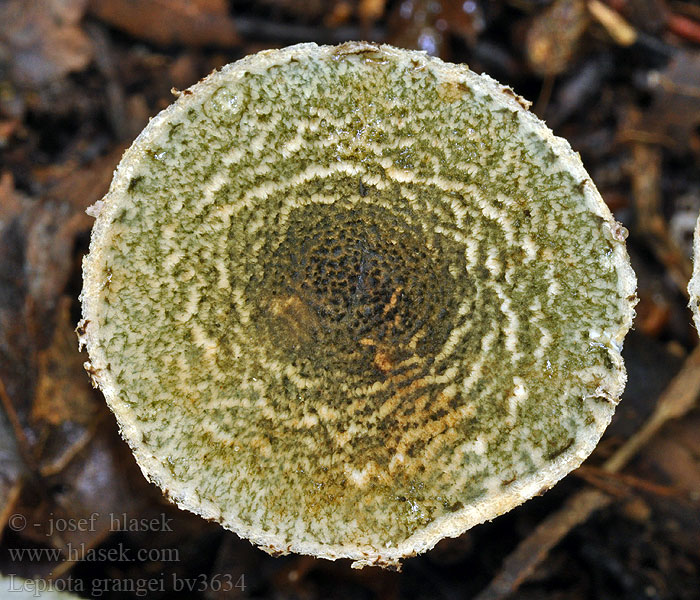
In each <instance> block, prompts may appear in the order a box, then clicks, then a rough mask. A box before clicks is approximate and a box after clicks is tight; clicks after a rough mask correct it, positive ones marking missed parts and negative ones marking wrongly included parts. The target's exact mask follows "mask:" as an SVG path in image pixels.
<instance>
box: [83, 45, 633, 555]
mask: <svg viewBox="0 0 700 600" xmlns="http://www.w3.org/2000/svg"><path fill="white" fill-rule="evenodd" d="M525 105H526V103H525V101H523V100H522V99H520V98H518V97H516V96H515V95H514V94H513V93H512V92H511V91H510V90H509V89H507V88H503V87H502V86H500V85H499V84H497V83H496V82H494V81H493V80H491V79H490V78H488V77H487V76H483V75H482V76H478V75H475V74H474V73H472V72H471V71H469V70H468V69H467V68H466V67H464V66H458V65H450V64H447V63H443V62H441V61H440V60H438V59H434V58H430V57H428V56H426V55H424V54H422V53H418V52H412V51H403V50H398V49H395V48H391V47H389V46H374V45H371V44H364V43H351V44H345V45H343V46H338V47H318V46H316V45H315V44H302V45H299V46H294V47H291V48H287V49H284V50H278V51H269V52H262V53H260V54H258V55H254V56H251V57H248V58H246V59H243V60H242V61H239V62H237V63H235V64H232V65H229V66H228V67H225V68H224V69H222V70H221V71H220V72H217V73H213V74H212V75H210V76H209V77H208V78H206V79H205V80H203V81H202V82H201V83H199V84H197V85H196V86H194V87H192V88H191V89H190V90H187V91H185V92H184V93H183V94H182V95H181V97H180V98H179V100H178V101H177V102H176V103H175V104H174V105H173V106H172V107H170V108H169V109H167V110H166V111H164V112H163V113H161V114H160V115H159V116H158V117H156V118H155V119H153V120H152V122H151V123H150V124H149V126H148V127H147V128H146V129H145V130H144V132H143V133H142V134H141V136H139V138H138V139H137V140H136V142H134V144H133V146H132V147H131V148H130V149H129V150H128V151H127V153H126V154H125V156H124V158H123V160H122V162H121V164H120V166H119V168H118V170H117V172H116V173H115V178H114V181H113V183H112V187H111V189H110V192H109V194H108V195H107V196H106V197H105V199H104V201H103V203H101V205H100V206H99V207H97V212H99V216H98V219H97V222H96V225H95V228H94V230H93V237H92V243H91V251H90V254H89V256H88V257H87V258H86V261H85V265H84V274H85V288H84V291H83V295H82V300H83V309H84V322H83V330H84V334H83V337H82V339H83V341H84V342H85V343H86V345H87V348H88V351H89V354H90V361H91V364H90V370H91V373H92V374H93V377H94V378H95V380H96V382H97V383H98V384H99V385H100V387H101V388H102V390H103V391H104V394H105V396H106V398H107V401H108V402H109V404H110V406H111V408H112V410H113V411H114V412H115V414H116V416H117V419H118V421H119V424H120V426H121V429H122V433H123V435H124V437H125V439H126V440H127V441H128V442H129V444H130V445H131V447H132V449H133V450H134V454H135V456H136V458H137V460H138V462H139V464H140V465H141V468H142V469H143V471H144V473H145V474H146V476H147V477H149V478H150V479H151V480H153V481H155V482H156V483H157V484H158V485H160V486H161V487H162V488H163V489H164V490H166V491H167V493H168V494H169V496H170V497H172V498H173V499H174V500H175V501H176V502H177V503H178V504H179V505H180V506H182V507H184V508H187V509H189V510H192V511H194V512H197V513H199V514H201V515H203V516H205V517H208V518H212V519H216V520H217V521H219V522H221V523H222V524H223V525H224V526H226V527H228V528H230V529H232V530H234V531H236V532H238V533H239V534H241V535H243V536H245V537H248V538H249V539H251V540H252V541H253V542H254V543H256V544H258V545H260V546H262V547H264V548H265V549H267V550H269V551H273V552H287V551H296V552H303V553H309V554H314V555H317V556H323V557H327V558H337V557H342V556H346V557H351V558H353V559H354V560H355V561H356V564H357V565H362V564H369V563H376V564H384V565H391V564H397V563H398V561H399V560H400V559H401V558H403V557H405V556H410V555H412V554H414V553H416V552H420V551H424V550H426V549H428V548H430V547H432V546H433V545H434V544H435V543H436V542H437V541H438V540H439V539H441V538H442V537H445V536H454V535H458V534H460V533H461V532H462V531H464V530H465V529H467V528H469V527H471V526H473V525H475V524H477V523H480V522H482V521H484V520H487V519H490V518H493V517H495V516H497V515H498V514H501V513H502V512H505V511H507V510H509V509H510V508H512V507H513V506H516V505H517V504H519V503H521V502H522V501H523V500H525V499H527V498H529V497H531V496H532V495H533V494H535V493H537V492H539V491H541V490H542V489H546V488H548V487H550V486H551V485H553V484H554V483H555V482H556V481H557V480H559V479H560V478H561V477H563V476H564V475H565V474H566V473H567V472H569V471H570V470H571V469H572V468H575V467H576V466H577V465H578V464H580V462H581V461H582V460H583V459H584V458H585V457H586V456H587V455H588V454H589V453H590V452H591V451H592V449H593V448H594V447H595V445H596V443H597V441H598V439H599V437H600V435H601V434H602V432H603V430H604V429H605V427H606V426H607V424H608V422H609V420H610V418H611V416H612V413H613V411H614V406H615V404H616V402H617V400H618V398H619V395H620V393H621V392H622V389H623V386H624V381H625V373H624V367H623V364H622V359H621V357H620V349H621V346H622V340H623V338H624V335H625V334H626V332H627V330H628V329H629V327H630V324H631V320H632V315H633V309H632V307H633V304H634V289H635V278H634V274H633V273H632V271H631V268H630V266H629V260H628V257H627V254H626V252H625V248H624V241H623V240H624V236H623V235H622V230H621V228H620V227H619V225H618V224H616V223H615V221H614V220H613V219H612V217H611V215H610V212H609V211H608V209H607V208H606V206H605V205H604V203H603V202H602V200H601V198H600V195H599V194H598V192H597V191H596V189H595V187H594V185H593V184H592V183H591V181H590V178H589V177H588V175H587V174H586V172H585V170H584V169H583V167H582V166H581V163H580V160H579V158H578V157H577V156H576V155H575V154H574V153H573V152H572V151H571V149H570V148H569V146H568V144H567V143H566V142H564V141H563V140H561V139H559V138H555V137H554V136H552V134H551V132H550V131H549V130H548V129H547V128H546V126H545V125H544V124H543V123H542V122H540V121H539V120H537V119H536V118H535V117H534V116H533V115H531V114H530V113H528V112H527V110H526V106H525Z"/></svg>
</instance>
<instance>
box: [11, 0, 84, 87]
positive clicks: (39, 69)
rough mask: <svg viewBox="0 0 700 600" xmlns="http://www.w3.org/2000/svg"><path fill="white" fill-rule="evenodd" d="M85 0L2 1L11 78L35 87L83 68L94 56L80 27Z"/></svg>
mask: <svg viewBox="0 0 700 600" xmlns="http://www.w3.org/2000/svg"><path fill="white" fill-rule="evenodd" d="M85 4H86V0H63V1H61V2H58V1H56V0H54V1H45V0H7V1H6V2H3V3H0V23H2V27H0V46H5V47H6V48H8V49H9V54H10V56H11V57H12V58H11V68H12V79H13V80H14V81H15V83H16V84H17V85H19V86H22V87H28V88H36V87H39V86H42V85H45V84H47V83H49V82H51V81H55V80H57V79H60V78H61V77H63V76H64V75H66V74H67V73H70V72H72V71H80V70H82V69H84V68H85V67H86V66H87V65H88V64H89V62H90V60H91V59H92V55H93V49H92V44H91V42H90V39H89V38H88V36H87V35H85V32H83V30H82V29H81V28H80V25H79V22H80V20H81V18H82V16H83V13H84V11H85Z"/></svg>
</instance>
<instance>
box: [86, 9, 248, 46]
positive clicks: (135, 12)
mask: <svg viewBox="0 0 700 600" xmlns="http://www.w3.org/2000/svg"><path fill="white" fill-rule="evenodd" d="M89 11H90V13H91V14H92V15H94V16H95V17H97V18H98V19H100V20H102V21H104V22H105V23H107V24H109V25H111V26H112V27H116V28H117V29H120V30H122V31H125V32H126V33H128V34H129V35H133V36H134V37H136V38H139V39H142V40H147V41H149V42H153V43H154V44H159V45H164V46H167V45H170V44H182V45H184V46H220V47H222V48H233V47H236V46H238V45H239V44H240V39H239V36H238V33H237V31H236V25H235V22H234V20H233V19H232V18H231V17H230V16H228V7H227V4H226V2H223V1H222V0H197V1H196V2H190V1H188V0H90V2H89Z"/></svg>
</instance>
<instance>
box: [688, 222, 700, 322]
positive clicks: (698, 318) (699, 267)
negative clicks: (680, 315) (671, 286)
mask: <svg viewBox="0 0 700 600" xmlns="http://www.w3.org/2000/svg"><path fill="white" fill-rule="evenodd" d="M688 295H689V297H690V301H689V303H688V306H690V310H691V311H692V312H693V321H695V329H697V330H698V331H700V306H699V305H700V215H699V216H698V220H697V222H696V223H695V234H694V235H693V276H692V277H691V278H690V281H689V282H688Z"/></svg>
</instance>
